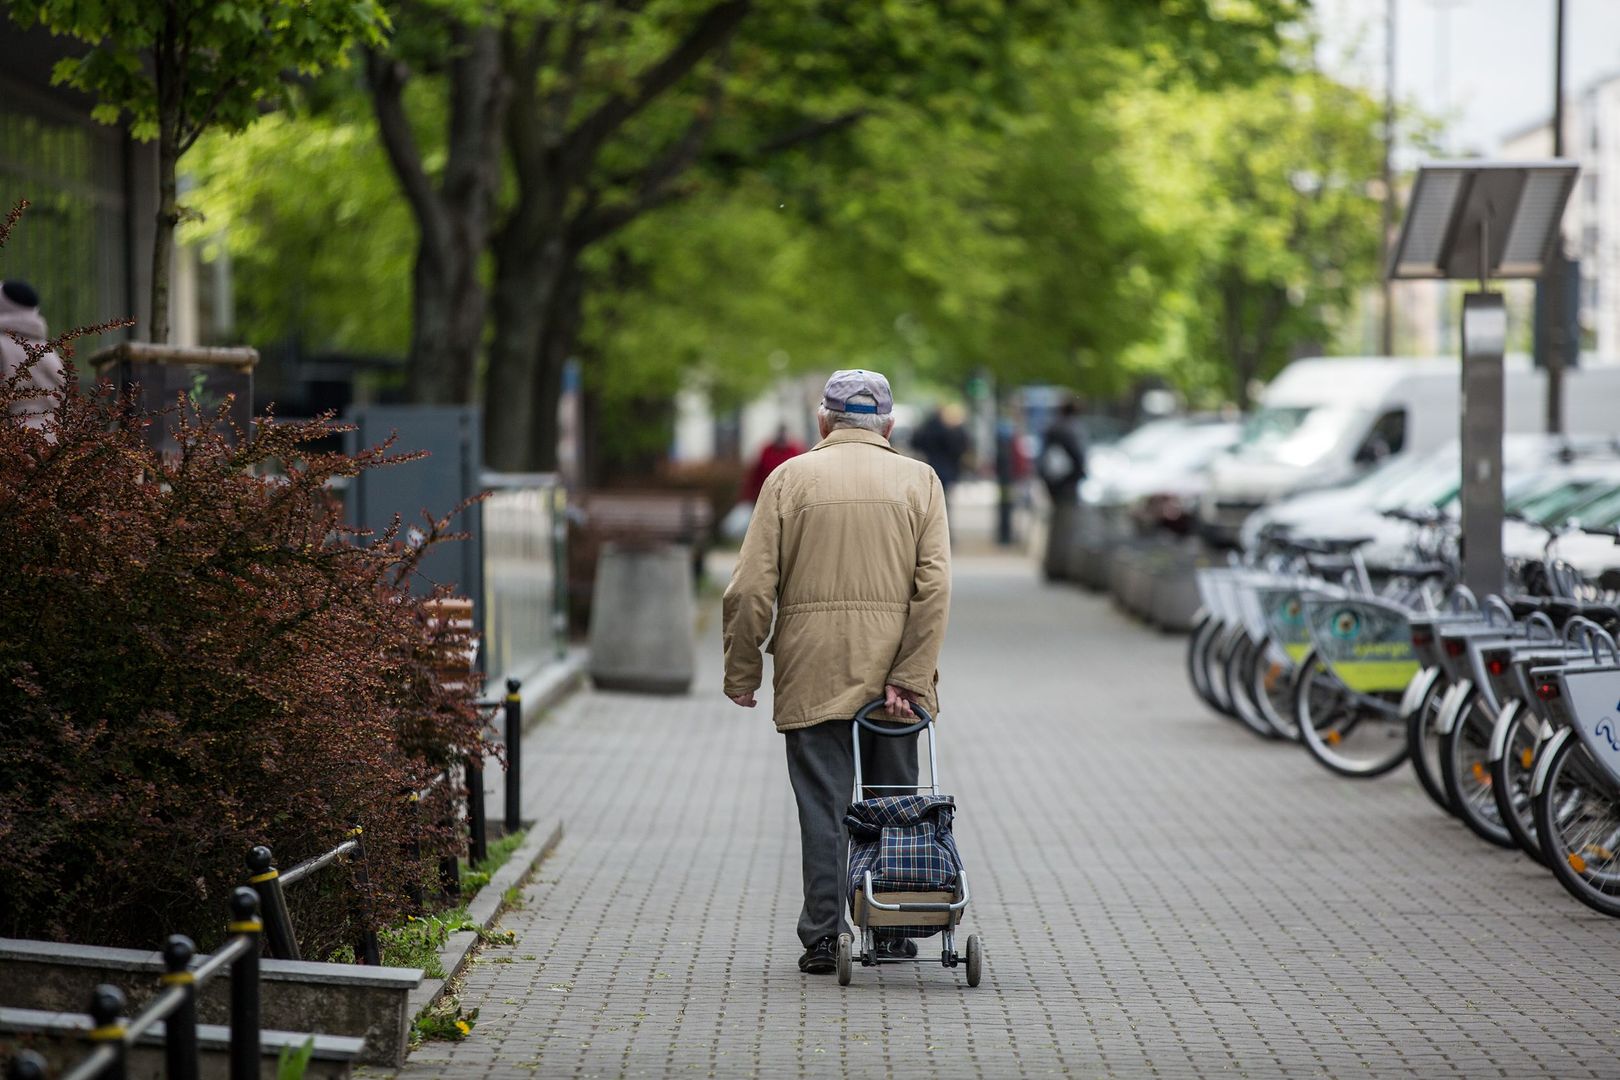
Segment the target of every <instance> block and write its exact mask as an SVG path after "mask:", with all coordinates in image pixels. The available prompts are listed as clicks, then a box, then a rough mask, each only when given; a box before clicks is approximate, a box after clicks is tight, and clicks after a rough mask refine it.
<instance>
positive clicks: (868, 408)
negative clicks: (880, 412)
mask: <svg viewBox="0 0 1620 1080" xmlns="http://www.w3.org/2000/svg"><path fill="white" fill-rule="evenodd" d="M844 411H845V412H855V413H875V412H877V406H876V405H854V404H851V403H849V402H847V401H846V402H844Z"/></svg>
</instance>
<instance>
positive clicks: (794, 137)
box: [751, 108, 875, 158]
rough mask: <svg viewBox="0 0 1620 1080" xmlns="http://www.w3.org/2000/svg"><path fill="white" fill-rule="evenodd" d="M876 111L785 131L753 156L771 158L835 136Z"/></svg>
mask: <svg viewBox="0 0 1620 1080" xmlns="http://www.w3.org/2000/svg"><path fill="white" fill-rule="evenodd" d="M874 111H875V110H873V109H867V108H861V109H851V110H849V111H848V112H843V113H839V114H838V115H837V116H829V117H826V118H825V119H821V120H810V121H807V122H806V123H804V124H801V125H799V126H798V127H796V128H793V129H792V130H791V131H784V132H783V133H782V134H780V135H778V136H776V137H775V138H774V139H769V140H767V141H765V142H763V143H760V144H759V146H757V147H755V148H754V152H753V154H752V155H751V156H753V157H756V158H762V157H769V156H770V155H772V154H780V153H782V152H783V151H784V150H792V149H793V148H794V147H798V146H803V145H804V144H805V143H810V142H815V141H816V140H817V139H820V138H824V137H826V136H828V135H832V134H835V133H836V132H839V131H842V130H844V129H845V128H847V127H854V126H855V125H856V124H858V123H860V122H861V121H862V120H864V119H865V118H866V117H868V116H871V115H872V113H873V112H874Z"/></svg>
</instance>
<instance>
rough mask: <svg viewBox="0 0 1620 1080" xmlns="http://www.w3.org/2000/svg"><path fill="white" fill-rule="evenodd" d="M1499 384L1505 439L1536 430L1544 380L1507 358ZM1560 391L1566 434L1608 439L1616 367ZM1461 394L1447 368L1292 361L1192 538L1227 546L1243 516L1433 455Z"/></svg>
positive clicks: (1383, 360) (1619, 370)
mask: <svg viewBox="0 0 1620 1080" xmlns="http://www.w3.org/2000/svg"><path fill="white" fill-rule="evenodd" d="M1504 377H1505V398H1504V400H1505V404H1506V410H1505V416H1504V430H1505V431H1506V432H1509V433H1531V432H1535V431H1537V430H1539V429H1540V428H1541V426H1542V424H1543V422H1544V408H1545V397H1544V387H1545V382H1546V380H1545V378H1544V376H1543V375H1542V373H1541V372H1540V371H1538V370H1536V369H1534V368H1532V367H1531V365H1530V362H1529V360H1528V359H1527V358H1525V357H1510V358H1509V359H1508V361H1507V364H1506V369H1505V376H1504ZM1565 385H1566V390H1565V395H1566V409H1565V413H1566V416H1565V427H1566V429H1567V430H1568V431H1569V432H1570V433H1572V434H1576V435H1593V434H1599V433H1606V432H1610V431H1612V430H1613V428H1614V426H1615V409H1614V402H1615V401H1616V400H1620V367H1599V368H1582V369H1576V370H1574V371H1571V372H1569V373H1568V375H1567V381H1566V384H1565ZM1460 394H1461V385H1460V378H1459V371H1458V362H1457V361H1456V360H1452V359H1442V358H1432V359H1401V358H1392V357H1344V358H1338V359H1327V358H1320V357H1318V358H1312V359H1306V360H1298V361H1295V362H1294V363H1292V364H1290V365H1288V367H1287V368H1285V369H1284V370H1283V371H1282V373H1281V374H1279V375H1278V376H1277V377H1276V379H1274V380H1273V381H1272V383H1271V385H1270V386H1268V387H1267V388H1266V391H1265V394H1264V395H1263V396H1262V399H1261V406H1260V408H1259V410H1258V411H1256V412H1255V414H1254V415H1253V416H1252V417H1250V419H1249V421H1248V424H1247V426H1246V427H1245V429H1244V432H1243V438H1242V439H1241V440H1240V441H1239V443H1238V445H1237V447H1236V448H1235V449H1234V450H1233V452H1232V453H1231V454H1229V455H1226V456H1224V457H1223V458H1221V459H1219V460H1217V461H1216V462H1215V463H1214V464H1213V465H1212V467H1211V469H1210V497H1209V498H1208V499H1206V500H1205V501H1204V502H1203V504H1202V505H1201V508H1200V514H1199V531H1200V532H1201V533H1202V534H1203V535H1204V536H1205V537H1206V538H1207V539H1208V540H1210V541H1211V542H1212V543H1214V544H1217V545H1219V546H1226V545H1230V544H1232V543H1233V542H1235V541H1236V540H1237V538H1238V534H1239V530H1241V528H1242V526H1243V523H1244V521H1245V520H1246V519H1247V518H1248V516H1249V515H1250V514H1252V513H1254V512H1255V511H1256V510H1258V509H1260V508H1261V507H1263V506H1265V505H1267V504H1268V503H1271V502H1274V501H1276V500H1277V499H1280V498H1283V497H1284V496H1287V495H1291V494H1294V493H1296V492H1301V491H1309V490H1315V489H1322V488H1331V487H1336V486H1340V485H1343V484H1346V483H1349V482H1351V481H1353V480H1355V479H1357V478H1358V477H1361V476H1363V475H1365V474H1366V473H1367V472H1368V471H1369V470H1371V469H1373V468H1375V467H1376V466H1378V465H1380V464H1381V463H1383V462H1384V461H1386V460H1390V459H1396V458H1400V457H1403V456H1406V457H1410V456H1419V455H1424V454H1428V453H1431V452H1433V451H1435V450H1438V449H1440V448H1441V447H1443V446H1445V445H1446V444H1448V443H1450V442H1452V441H1453V440H1455V439H1456V438H1457V435H1458V415H1459V408H1460Z"/></svg>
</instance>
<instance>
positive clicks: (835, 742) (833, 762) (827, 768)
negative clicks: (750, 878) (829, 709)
mask: <svg viewBox="0 0 1620 1080" xmlns="http://www.w3.org/2000/svg"><path fill="white" fill-rule="evenodd" d="M784 735H785V737H786V740H787V763H788V779H789V780H791V781H792V782H793V797H794V798H795V799H796V800H797V801H798V804H799V843H800V846H801V849H802V852H803V860H804V910H803V911H801V912H800V914H799V940H800V941H802V942H804V944H805V947H806V948H809V947H810V946H811V945H814V944H815V943H816V942H817V941H820V940H821V939H822V938H824V937H834V936H836V935H838V934H840V933H842V932H844V931H846V930H848V929H849V924H848V923H846V922H845V921H844V900H845V896H844V877H845V874H846V873H847V872H848V870H847V867H848V861H849V849H848V846H847V845H848V840H847V838H846V836H845V832H844V813H845V811H846V810H848V808H849V804H850V793H851V791H852V790H853V789H854V786H855V757H854V753H853V749H852V745H851V742H850V722H849V721H848V720H827V721H824V722H822V723H820V724H816V725H815V726H813V727H807V728H799V729H797V730H796V731H788V732H784ZM861 782H862V783H863V784H867V785H870V784H904V785H906V786H908V787H915V786H916V784H917V735H916V733H912V734H910V735H902V736H900V737H898V738H891V737H889V736H886V735H874V734H872V733H871V732H870V731H866V730H865V729H862V731H861ZM867 794H868V795H870V796H878V795H906V794H909V792H906V791H871V790H868V792H867Z"/></svg>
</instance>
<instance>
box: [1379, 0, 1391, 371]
mask: <svg viewBox="0 0 1620 1080" xmlns="http://www.w3.org/2000/svg"><path fill="white" fill-rule="evenodd" d="M1394 156H1395V0H1385V2H1384V173H1383V175H1384V207H1383V211H1384V227H1383V231H1382V232H1380V233H1379V236H1380V238H1381V242H1380V244H1379V246H1378V251H1379V254H1378V264H1379V266H1381V267H1384V268H1386V269H1387V268H1388V266H1389V245H1390V241H1391V238H1392V237H1393V236H1394V234H1395V168H1394V162H1393V158H1394ZM1381 288H1382V290H1383V294H1384V296H1383V306H1382V311H1381V312H1380V314H1381V315H1382V316H1383V319H1382V322H1381V323H1380V325H1379V333H1378V351H1379V352H1380V353H1381V354H1382V355H1384V356H1394V355H1395V283H1394V282H1392V281H1391V280H1390V279H1389V275H1388V274H1387V273H1386V274H1384V275H1383V276H1382V285H1381Z"/></svg>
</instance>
